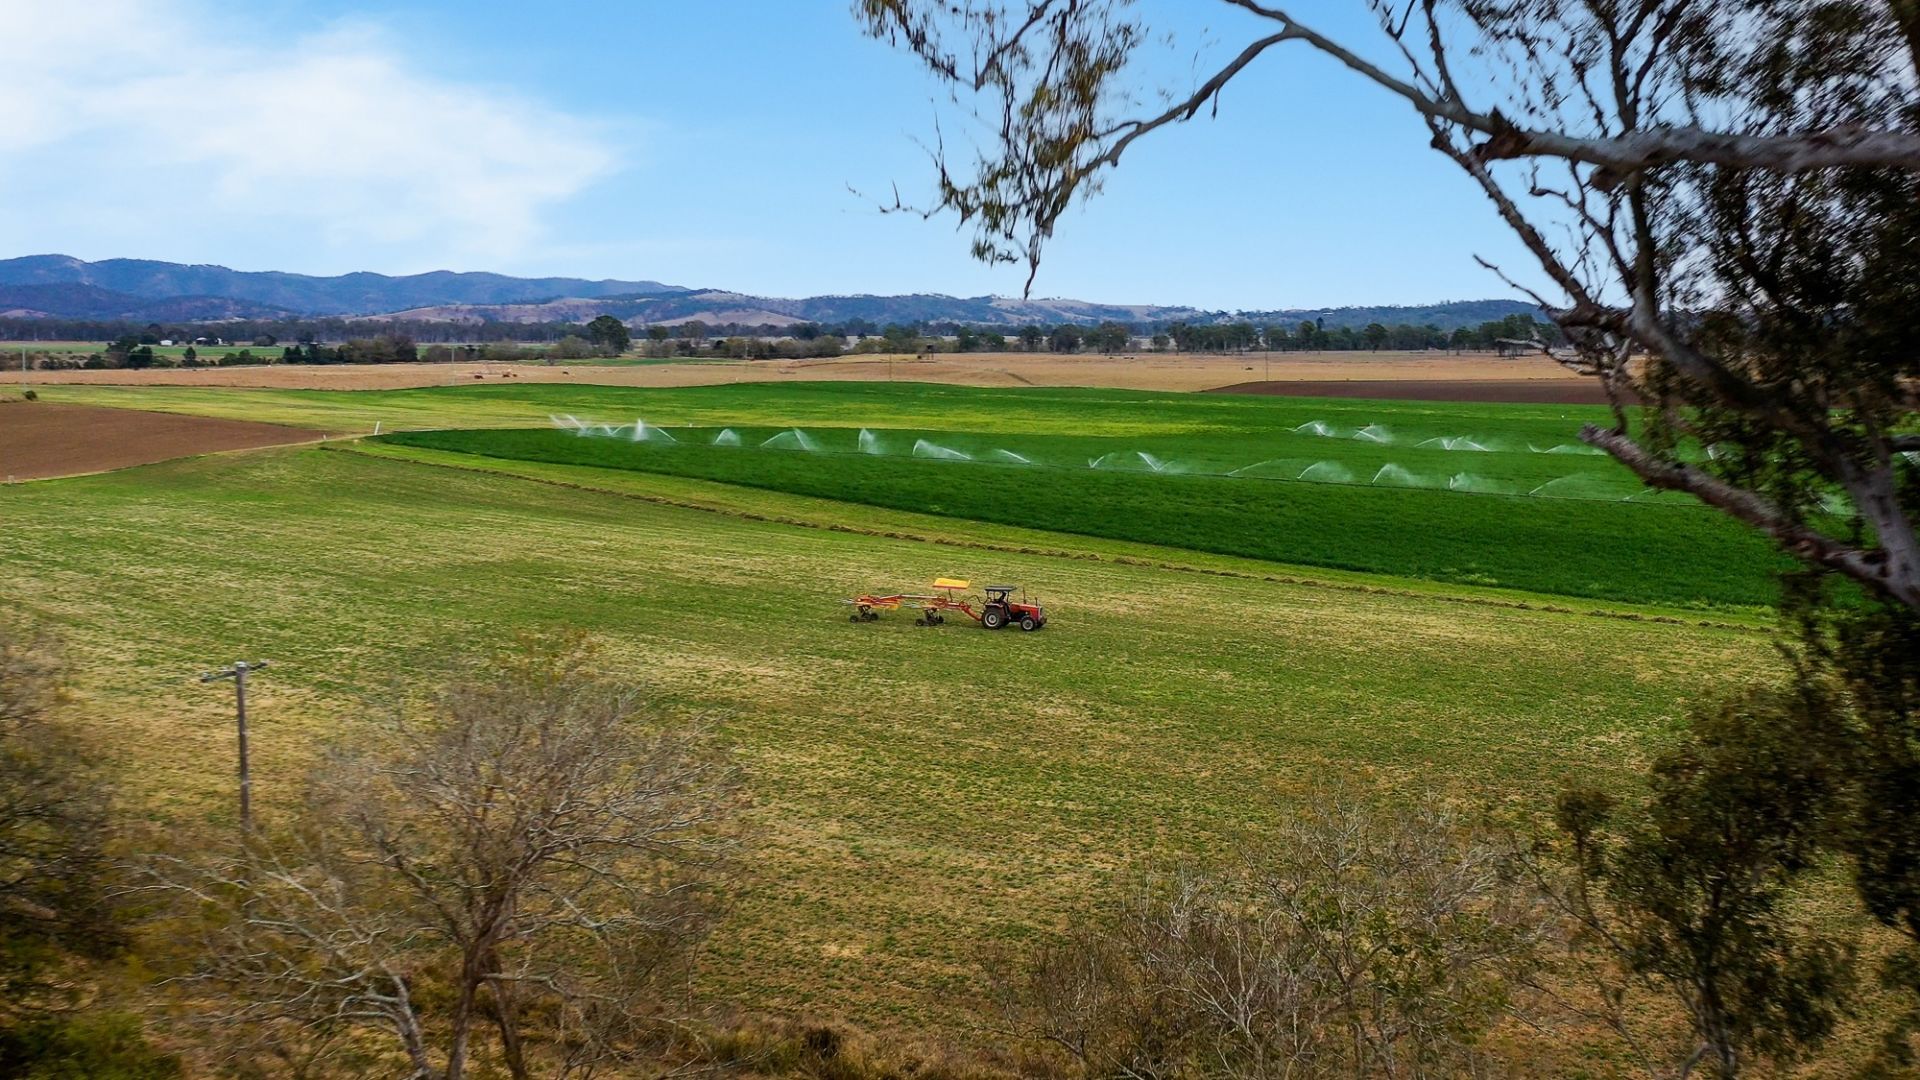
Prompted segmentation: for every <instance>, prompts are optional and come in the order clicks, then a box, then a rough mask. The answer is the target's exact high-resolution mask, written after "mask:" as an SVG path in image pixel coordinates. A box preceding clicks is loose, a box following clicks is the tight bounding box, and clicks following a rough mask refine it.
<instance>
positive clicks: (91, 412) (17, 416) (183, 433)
mask: <svg viewBox="0 0 1920 1080" xmlns="http://www.w3.org/2000/svg"><path fill="white" fill-rule="evenodd" d="M320 437H321V436H320V433H319V432H317V431H306V430H302V429H300V428H290V427H281V426H280V425H278V424H256V423H253V422H252V421H248V420H216V419H213V418H211V417H205V416H178V415H175V414H173V413H155V412H140V411H138V410H134V409H101V408H94V407H91V406H87V405H56V404H53V403H51V402H45V401H9V402H0V477H5V478H7V479H9V480H41V479H46V478H47V477H53V476H76V475H79V474H81V473H94V472H105V471H106V470H108V469H124V468H126V467H127V466H129V465H147V464H151V463H152V462H155V461H165V460H167V459H169V458H177V457H188V456H191V455H194V454H205V453H210V452H213V451H216V450H251V449H254V448H256V447H261V446H279V445H282V444H285V443H297V442H311V441H313V440H316V439H319V438H320Z"/></svg>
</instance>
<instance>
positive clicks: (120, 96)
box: [0, 0, 617, 269]
mask: <svg viewBox="0 0 1920 1080" xmlns="http://www.w3.org/2000/svg"><path fill="white" fill-rule="evenodd" d="M235 10H238V11H244V10H245V9H244V8H240V9H235ZM0 41H5V42H7V51H8V55H9V65H8V67H9V70H8V72H7V74H6V76H5V77H4V78H0V198H4V199H5V200H6V202H7V203H8V204H9V205H7V206H6V207H5V208H4V209H0V245H4V246H5V247H6V248H9V249H11V250H6V251H0V255H10V254H20V253H24V252H25V251H26V250H68V249H70V248H79V247H83V246H85V244H87V243H93V244H96V245H106V246H107V247H109V248H111V249H112V251H111V253H114V254H127V255H151V256H156V257H162V258H167V257H181V256H183V255H185V254H186V252H184V251H179V250H178V247H179V244H178V243H175V244H172V245H169V244H168V243H166V238H167V237H169V236H171V237H175V238H179V237H183V236H192V237H196V238H200V239H197V240H196V241H194V242H191V243H188V246H189V247H193V248H194V250H195V251H198V250H200V248H199V247H196V246H195V245H196V244H204V239H205V238H207V237H211V236H226V237H233V236H235V235H236V234H237V233H239V232H241V231H244V230H255V231H256V232H258V231H262V230H272V231H273V232H274V234H275V238H274V240H273V241H271V242H268V243H264V244H262V245H261V246H260V247H259V248H257V249H256V250H260V251H261V252H263V253H266V252H283V251H286V250H289V249H290V248H291V249H293V250H306V251H309V252H315V253H316V254H319V255H320V256H321V258H320V261H324V262H328V263H339V262H341V260H343V259H344V260H345V264H346V265H370V262H369V263H362V262H357V261H355V259H354V258H352V257H351V254H352V253H354V252H360V253H365V254H367V255H368V256H369V258H370V259H378V260H379V261H382V262H384V263H385V264H386V265H388V266H392V264H393V262H394V260H395V259H400V260H402V261H405V262H410V263H417V264H420V265H416V266H414V267H393V268H395V269H400V268H424V264H427V263H431V264H434V265H441V264H448V263H463V262H464V263H468V264H478V263H485V262H489V261H491V262H494V263H503V262H504V263H510V262H513V261H516V260H517V259H519V258H522V257H524V256H527V255H528V254H530V253H531V252H532V251H533V250H534V249H536V248H537V247H539V246H540V245H541V244H542V243H543V242H544V241H543V233H544V230H543V217H544V215H545V214H546V213H547V212H548V211H549V210H551V209H553V208H555V207H557V206H558V205H559V204H561V203H563V202H565V201H566V200H567V199H569V198H571V197H572V196H574V195H575V194H577V193H578V192H580V191H582V190H583V189H585V188H586V187H588V186H589V185H591V184H593V183H594V182H595V181H597V180H599V179H601V178H602V177H604V176H606V175H607V174H608V173H610V172H611V171H613V169H614V168H615V167H616V164H617V162H616V158H615V154H614V152H613V151H612V149H611V148H610V146H609V145H608V143H609V140H608V138H607V136H606V134H605V133H604V132H603V131H602V130H600V129H599V128H598V127H597V126H596V125H595V124H593V123H591V122H589V121H586V120H583V119H581V118H578V117H574V116H571V115H568V114H566V113H564V112H561V111H558V110H556V109H553V108H551V107H546V106H542V105H540V104H537V103H535V102H533V101H530V100H527V99H525V98H523V97H520V96H518V95H516V94H515V93H514V92H513V91H510V90H502V89H500V88H497V87H481V86H477V85H467V84H463V83H460V82H455V81H450V80H447V79H442V78H436V77H434V76H432V75H429V74H423V73H422V72H421V71H420V69H419V65H418V64H417V63H416V62H414V58H413V57H410V56H409V54H408V53H407V52H406V50H405V49H403V48H402V47H400V46H399V45H398V44H396V43H395V42H394V41H392V40H391V39H390V38H389V36H388V35H387V34H386V33H385V32H384V31H383V30H382V29H381V28H380V27H379V26H378V25H377V24H373V23H365V22H356V23H349V24H338V25H334V26H331V27H328V28H326V29H324V30H322V31H319V32H314V33H309V34H306V35H303V36H297V37H293V38H290V39H289V38H282V37H278V36H276V35H275V34H274V32H273V30H272V28H270V27H267V26H263V25H252V26H249V25H246V24H245V22H244V18H243V17H241V16H237V15H235V14H233V13H232V12H216V11H215V10H213V9H211V8H207V7H204V6H200V5H199V4H196V3H195V2H194V0H0ZM63 236H65V237H70V238H71V240H70V241H68V242H62V237H63ZM35 244H38V245H40V246H37V247H36V246H34V245H35ZM154 244H159V245H160V249H156V248H154V247H152V246H150V245H154ZM222 246H227V245H222ZM240 250H246V249H245V248H244V247H243V248H241V249H240ZM74 253H75V254H81V253H82V252H81V251H79V250H75V251H74ZM375 253H378V254H377V255H376V254H375ZM93 254H95V255H97V254H100V252H95V253H93ZM269 257H271V256H269ZM305 261H308V262H311V261H312V260H305ZM303 268H304V267H303Z"/></svg>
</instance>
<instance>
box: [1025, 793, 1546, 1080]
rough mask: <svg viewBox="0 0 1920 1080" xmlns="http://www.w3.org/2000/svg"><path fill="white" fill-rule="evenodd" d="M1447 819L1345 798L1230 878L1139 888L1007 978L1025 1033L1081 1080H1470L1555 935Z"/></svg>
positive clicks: (1199, 871) (1150, 881)
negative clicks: (1078, 1068)
mask: <svg viewBox="0 0 1920 1080" xmlns="http://www.w3.org/2000/svg"><path fill="white" fill-rule="evenodd" d="M1506 851H1507V848H1506V845H1505V844H1504V843H1502V842H1500V841H1499V840H1498V839H1497V838H1496V837H1492V836H1488V835H1483V834H1479V833H1477V832H1476V831H1475V830H1473V829H1470V828H1467V827H1466V826H1465V825H1463V824H1462V822H1461V821H1459V820H1458V819H1457V818H1456V817H1455V816H1454V815H1452V814H1451V813H1449V812H1448V811H1446V810H1445V809H1443V808H1441V807H1439V806H1438V805H1437V804H1431V803H1430V804H1426V805H1423V806H1420V807H1416V808H1413V809H1404V810H1392V809H1380V808H1372V807H1369V806H1368V805H1367V804H1365V803H1363V802H1358V801H1353V800H1335V801H1332V802H1330V803H1328V804H1326V805H1325V806H1322V807H1320V808H1309V809H1307V810H1305V811H1303V812H1302V814H1301V816H1299V817H1297V818H1294V819H1292V820H1290V821H1288V822H1286V823H1284V824H1283V825H1282V826H1281V827H1280V828H1279V829H1278V830H1277V835H1274V836H1273V837H1271V838H1270V842H1267V843H1263V844H1262V845H1261V846H1260V847H1259V848H1258V849H1257V850H1249V851H1247V852H1244V853H1243V854H1242V855H1241V856H1240V857H1239V858H1237V859H1235V860H1233V861H1232V862H1231V863H1230V864H1228V865H1226V866H1223V867H1209V868H1200V867H1193V866H1188V867H1183V868H1180V869H1177V870H1174V871H1171V872H1167V873H1161V874H1153V875H1148V876H1145V877H1142V878H1140V879H1138V880H1137V881H1135V882H1134V883H1132V884H1131V885H1130V886H1128V887H1127V889H1126V890H1125V891H1124V893H1123V894H1122V895H1121V896H1120V898H1119V901H1118V903H1117V904H1116V905H1115V907H1114V908H1113V909H1112V910H1109V911H1107V912H1105V913H1103V914H1099V915H1096V916H1094V917H1093V918H1092V919H1090V920H1088V921H1085V922H1083V923H1081V924H1079V925H1077V926H1075V927H1074V928H1073V929H1072V930H1071V931H1070V932H1069V933H1068V934H1067V935H1065V936H1064V937H1063V938H1061V939H1060V940H1057V941H1054V942H1050V943H1048V944H1046V945H1043V946H1042V947H1040V948H1039V949H1037V950H1035V951H1034V952H1033V953H1031V954H1029V955H1027V956H1025V957H1021V958H1018V959H1015V960H1013V961H1011V962H1007V961H1001V962H999V963H998V964H997V965H996V969H997V976H998V980H999V984H1000V989H1001V996H1002V999H1003V1000H1004V1001H1005V1002H1006V1003H1007V1006H1008V1014H1009V1016H1010V1018H1011V1019H1012V1021H1013V1024H1014V1027H1015V1029H1016V1030H1017V1031H1018V1032H1020V1033H1022V1034H1025V1035H1027V1036H1028V1037H1031V1038H1035V1039H1039V1040H1043V1041H1045V1042H1047V1043H1049V1044H1051V1045H1053V1046H1055V1047H1057V1048H1059V1049H1061V1050H1064V1051H1065V1052H1066V1053H1067V1054H1068V1055H1069V1056H1070V1057H1072V1058H1073V1059H1074V1060H1076V1061H1077V1062H1079V1063H1080V1064H1081V1065H1082V1066H1083V1068H1084V1070H1085V1072H1086V1074H1087V1075H1089V1076H1128V1077H1148V1076H1152V1077H1233V1078H1256V1077H1259V1078H1264V1077H1317V1076H1328V1077H1331V1076H1404V1077H1422V1076H1459V1075H1470V1074H1474V1073H1476V1072H1479V1071H1481V1070H1482V1069H1483V1068H1484V1067H1486V1066H1487V1065H1488V1059H1487V1055H1486V1054H1485V1052H1484V1051H1483V1050H1482V1048H1481V1039H1482V1037H1483V1036H1484V1035H1485V1033H1486V1032H1487V1031H1488V1029H1489V1028H1490V1027H1491V1026H1492V1025H1494V1024H1496V1023H1498V1022H1500V1021H1501V1020H1502V1019H1504V1018H1505V1017H1507V1016H1509V1015H1510V1014H1512V1013H1514V1012H1516V1011H1518V1010H1520V1009H1522V1008H1524V1007H1525V1004H1526V991H1525V990H1524V989H1523V988H1524V987H1526V986H1528V985H1529V984H1530V983H1531V982H1532V979H1533V975H1534V974H1535V973H1536V972H1537V970H1538V966H1539V963H1540V957H1541V946H1542V944H1543V942H1544V941H1546V940H1547V939H1548V938H1549V937H1550V936H1551V935H1552V934H1553V933H1554V932H1555V924H1554V920H1553V919H1552V918H1551V917H1550V914H1549V912H1548V911H1547V909H1546V906H1545V903H1544V900H1543V898H1542V896H1541V895H1539V894H1538V893H1536V892H1534V891H1532V890H1530V889H1528V888H1525V887H1523V886H1520V885H1517V884H1516V883H1515V882H1514V881H1513V880H1512V879H1511V878H1510V877H1509V876H1508V875H1507V874H1506V873H1505V872H1504V869H1503V868H1504V866H1505V860H1506Z"/></svg>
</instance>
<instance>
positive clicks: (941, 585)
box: [933, 577, 972, 589]
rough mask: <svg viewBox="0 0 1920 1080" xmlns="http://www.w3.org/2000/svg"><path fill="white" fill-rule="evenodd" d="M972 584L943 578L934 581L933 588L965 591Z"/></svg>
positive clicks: (958, 579) (957, 579)
mask: <svg viewBox="0 0 1920 1080" xmlns="http://www.w3.org/2000/svg"><path fill="white" fill-rule="evenodd" d="M971 584H972V582H969V581H964V580H962V579H960V578H950V577H943V578H934V579H933V587H934V588H936V589H964V588H967V587H968V586H969V585H971Z"/></svg>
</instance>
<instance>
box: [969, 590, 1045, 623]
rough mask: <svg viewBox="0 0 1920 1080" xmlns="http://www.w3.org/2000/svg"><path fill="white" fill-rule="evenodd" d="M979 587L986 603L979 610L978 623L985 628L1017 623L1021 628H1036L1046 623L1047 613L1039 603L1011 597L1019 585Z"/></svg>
mask: <svg viewBox="0 0 1920 1080" xmlns="http://www.w3.org/2000/svg"><path fill="white" fill-rule="evenodd" d="M981 588H982V590H983V591H985V592H986V594H987V604H986V607H985V608H984V609H983V610H982V611H981V612H980V625H982V626H984V627H986V628H987V629H989V630H998V629H1000V628H1001V627H1003V626H1008V625H1018V626H1019V627H1020V629H1022V630H1038V629H1040V628H1041V627H1043V626H1045V625H1047V613H1046V611H1045V610H1044V609H1042V608H1041V606H1040V605H1039V604H1029V603H1025V602H1023V601H1016V600H1014V599H1013V594H1014V592H1015V591H1016V590H1018V589H1019V588H1020V586H1018V585H983V586H981Z"/></svg>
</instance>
